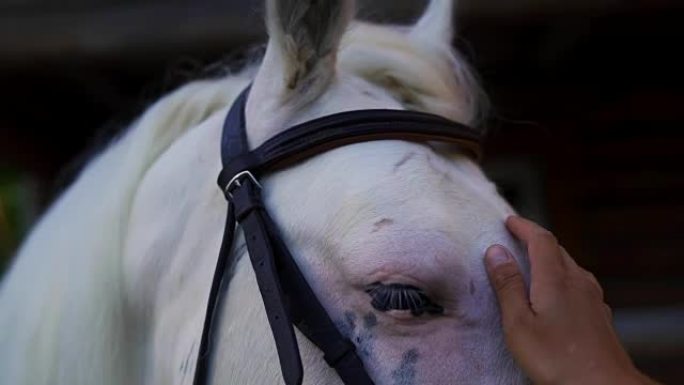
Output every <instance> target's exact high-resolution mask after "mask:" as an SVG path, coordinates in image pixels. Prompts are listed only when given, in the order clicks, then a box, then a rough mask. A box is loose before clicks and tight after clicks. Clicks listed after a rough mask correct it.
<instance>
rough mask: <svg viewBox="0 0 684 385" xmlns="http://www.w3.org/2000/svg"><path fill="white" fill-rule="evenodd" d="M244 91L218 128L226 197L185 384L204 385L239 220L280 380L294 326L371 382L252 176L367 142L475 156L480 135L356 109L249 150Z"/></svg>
mask: <svg viewBox="0 0 684 385" xmlns="http://www.w3.org/2000/svg"><path fill="white" fill-rule="evenodd" d="M248 94H249V88H247V89H246V90H245V91H243V92H242V94H241V95H240V96H239V97H238V98H237V99H236V101H235V102H234V103H233V106H232V107H231V109H230V111H229V113H228V116H227V117H226V121H225V123H224V128H223V136H222V139H221V160H222V163H223V170H222V171H221V173H220V175H219V179H218V184H219V186H220V187H221V189H222V190H223V191H224V193H225V196H226V199H227V200H228V203H229V204H228V214H227V218H226V227H225V229H224V235H223V241H222V244H221V249H220V252H219V257H218V260H217V263H216V270H215V272H214V278H213V281H212V286H211V289H210V293H209V301H208V304H207V310H206V314H205V320H204V326H203V330H202V339H201V342H200V349H199V353H198V357H197V366H196V369H195V378H194V382H193V384H194V385H204V384H206V383H207V380H208V373H209V364H210V358H211V351H210V346H211V337H212V336H211V333H212V331H213V323H214V322H213V321H214V312H215V310H216V306H217V304H218V301H219V300H220V291H221V290H220V288H221V283H222V280H223V278H224V275H225V272H226V271H227V270H229V269H228V267H229V266H232V264H233V263H235V261H231V260H229V258H230V254H231V252H232V248H233V240H234V236H235V224H236V223H239V224H240V225H241V226H242V228H243V231H244V233H245V241H246V243H247V249H248V251H249V257H250V260H251V262H252V267H253V268H254V272H255V275H256V278H257V284H258V285H259V291H260V292H261V297H262V299H263V302H264V307H265V310H266V315H267V318H268V321H269V325H270V327H271V330H272V332H273V337H274V339H275V343H276V348H277V351H278V357H279V360H280V366H281V371H282V373H283V379H284V380H285V383H286V384H288V385H299V384H301V382H302V379H303V368H302V363H301V358H300V355H299V348H298V345H297V340H296V337H295V333H294V329H293V328H292V325H293V324H294V325H296V326H297V328H298V329H299V330H300V331H301V332H302V334H304V335H305V336H306V337H307V338H308V339H309V340H311V342H313V343H314V344H315V345H316V346H317V347H318V348H319V349H321V351H322V352H323V353H324V359H325V361H326V362H327V363H328V365H330V366H331V367H332V368H334V369H335V370H336V371H337V373H338V375H339V376H340V378H341V379H342V381H343V382H344V383H345V384H355V385H372V384H373V382H372V380H371V379H370V377H369V376H368V374H367V373H366V370H365V368H364V366H363V363H362V361H361V359H360V358H359V357H358V355H357V354H356V351H355V345H354V344H353V343H352V342H351V341H350V340H349V339H347V338H346V337H345V336H343V335H342V334H341V333H340V332H339V330H337V327H336V326H335V324H334V322H333V321H332V320H331V319H330V317H329V316H328V314H327V312H326V311H325V309H324V308H323V306H322V305H321V304H320V302H319V301H318V299H317V298H316V295H315V293H314V292H313V290H312V289H311V287H310V286H309V285H308V283H307V281H306V279H305V278H304V276H303V274H302V273H301V271H300V270H299V267H298V266H297V264H296V262H295V261H294V258H293V257H292V255H291V254H290V252H289V250H288V249H287V247H286V245H285V243H284V242H283V240H282V237H281V236H280V234H279V230H278V228H277V226H276V224H275V223H274V222H273V220H272V219H271V217H270V216H269V214H268V211H267V209H266V207H265V205H264V202H263V199H262V196H261V186H260V185H259V183H258V181H257V179H258V177H259V176H261V175H263V174H265V173H267V172H272V171H275V170H277V169H280V168H283V167H287V166H289V165H292V164H293V163H295V162H298V161H302V160H304V159H307V158H310V157H312V156H315V155H317V154H320V153H322V152H325V151H328V150H331V149H334V148H337V147H341V146H344V145H347V144H352V143H359V142H366V141H372V140H405V141H419V142H426V141H441V142H450V143H456V144H458V145H460V146H461V147H462V148H463V149H464V150H466V151H467V152H469V153H470V154H471V155H474V156H475V157H479V156H480V143H481V140H482V137H481V136H482V135H481V134H480V133H479V132H477V131H476V130H474V129H472V128H470V127H468V126H465V125H462V124H460V123H456V122H452V121H450V120H448V119H445V118H442V117H439V116H435V115H431V114H426V113H420V112H411V111H400V110H362V111H351V112H343V113H340V114H335V115H330V116H326V117H323V118H320V119H315V120H312V121H309V122H306V123H302V124H299V125H297V126H294V127H292V128H289V129H287V130H285V131H284V132H282V133H280V134H278V135H276V136H274V137H273V138H271V139H269V140H268V141H266V142H265V143H263V144H262V145H261V146H259V147H258V148H256V149H254V150H251V151H250V149H249V144H248V141H247V133H246V121H245V115H244V111H245V105H246V102H247V97H248Z"/></svg>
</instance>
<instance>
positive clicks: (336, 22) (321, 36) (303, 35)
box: [255, 0, 354, 101]
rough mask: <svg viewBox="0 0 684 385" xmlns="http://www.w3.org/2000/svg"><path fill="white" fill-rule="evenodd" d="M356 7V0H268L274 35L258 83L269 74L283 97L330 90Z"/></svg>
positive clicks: (271, 87)
mask: <svg viewBox="0 0 684 385" xmlns="http://www.w3.org/2000/svg"><path fill="white" fill-rule="evenodd" d="M353 11H354V1H353V0H267V1H266V26H267V30H268V34H269V37H270V40H269V42H268V46H267V48H266V55H265V56H264V61H263V63H262V66H261V68H260V70H259V74H258V75H257V79H256V80H255V87H258V86H259V84H258V83H259V81H260V80H263V79H265V80H264V81H265V82H266V84H265V85H267V87H268V89H269V90H270V92H271V95H273V92H274V91H275V92H276V95H278V96H279V98H280V99H281V101H285V100H287V99H289V96H290V95H291V94H292V93H294V92H296V91H298V90H305V91H306V94H311V93H316V91H318V92H321V91H322V90H324V89H325V86H326V85H327V84H328V83H329V82H330V80H331V79H332V78H333V77H334V74H335V62H336V54H337V50H338V47H339V44H340V40H341V39H342V35H343V34H344V32H345V30H346V28H347V26H348V25H349V22H350V21H351V19H352V16H353ZM298 94H301V93H298ZM302 96H303V95H300V97H302ZM315 96H318V95H315ZM315 96H314V97H315Z"/></svg>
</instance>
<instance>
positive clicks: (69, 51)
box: [0, 0, 684, 383]
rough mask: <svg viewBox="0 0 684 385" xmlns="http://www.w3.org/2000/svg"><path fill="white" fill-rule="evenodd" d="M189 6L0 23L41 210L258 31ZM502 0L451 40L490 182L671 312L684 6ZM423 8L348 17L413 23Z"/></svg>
mask: <svg viewBox="0 0 684 385" xmlns="http://www.w3.org/2000/svg"><path fill="white" fill-rule="evenodd" d="M72 3H73V4H80V3H78V2H77V1H74V2H72ZM503 3H505V4H506V5H505V6H504V5H503ZM89 4H90V3H89ZM189 4H190V3H186V2H182V1H170V2H167V3H157V2H151V1H150V2H124V3H121V4H118V5H116V4H114V2H103V5H102V7H101V8H98V7H96V6H93V5H89V6H87V7H86V6H83V9H81V8H78V7H77V6H76V5H73V7H72V8H71V9H66V10H56V9H54V7H53V8H52V9H47V10H46V11H45V13H44V14H41V13H39V12H38V11H39V10H40V8H36V7H33V8H31V11H21V9H22V8H20V7H15V8H12V9H10V11H11V12H10V11H8V12H3V13H0V32H1V33H0V43H2V44H0V89H2V90H3V91H4V93H3V100H2V108H0V133H1V136H0V169H2V168H3V167H4V168H12V169H14V170H19V171H20V172H23V173H25V174H26V175H30V176H32V177H33V178H34V179H35V180H36V181H37V182H38V186H40V188H39V192H40V197H41V202H42V204H43V205H44V204H45V203H47V202H48V201H49V199H50V198H51V197H52V196H53V195H54V192H55V191H58V189H59V187H58V186H61V185H63V184H64V183H66V182H67V181H68V180H69V176H70V175H72V174H73V172H69V171H68V170H76V169H78V166H79V165H80V164H82V160H83V159H85V158H87V156H88V154H89V153H88V152H84V151H85V149H86V148H88V147H89V146H90V145H92V143H98V142H99V143H105V142H106V140H107V138H109V137H111V134H112V133H114V132H116V131H117V129H119V128H121V127H123V126H125V123H126V122H128V121H130V120H131V119H132V118H134V117H135V116H136V114H137V113H139V112H140V111H141V109H142V108H144V107H145V106H146V105H147V104H148V103H149V102H150V101H152V100H154V99H155V98H156V97H158V96H159V95H160V94H161V93H162V92H163V91H165V90H169V89H171V88H172V87H174V86H176V85H178V84H180V83H182V82H183V81H185V80H187V79H189V78H192V77H196V76H199V75H202V74H203V73H205V72H204V71H202V70H201V68H203V67H204V66H206V65H207V64H209V63H212V62H215V61H217V60H219V59H220V58H223V57H225V54H226V53H227V52H229V51H234V50H244V49H245V48H246V47H248V46H249V45H250V44H252V43H253V42H254V41H255V40H257V39H261V38H262V37H263V31H262V29H261V28H260V27H257V26H260V21H259V20H260V15H259V12H258V7H257V6H254V5H253V4H255V3H253V2H243V1H214V0H211V1H209V0H204V1H197V2H193V3H192V5H189ZM250 4H251V5H250ZM516 4H517V5H516V6H512V5H511V3H510V2H500V1H497V0H489V1H475V0H473V1H470V2H468V1H465V2H464V9H465V12H464V13H462V14H461V17H460V20H459V23H458V28H459V29H460V30H461V34H460V35H459V37H458V38H457V39H456V40H455V44H456V45H457V46H458V47H459V48H460V49H461V50H462V51H463V52H464V53H465V55H466V56H467V57H468V58H469V59H470V60H471V61H472V62H473V63H474V66H475V67H476V68H477V69H478V70H479V72H480V74H481V78H482V82H483V84H484V87H485V89H486V90H487V92H488V93H489V95H490V97H491V101H492V106H493V108H492V111H491V119H490V121H489V122H488V127H489V129H490V134H491V135H490V139H489V143H488V148H487V154H486V159H485V168H486V170H487V172H489V173H490V174H491V175H492V176H493V177H494V178H495V179H496V180H499V181H501V182H502V190H503V192H504V193H506V194H507V195H509V196H510V197H511V199H512V200H513V201H514V202H519V203H521V210H522V211H523V212H529V213H531V215H534V216H535V217H536V218H538V219H539V220H541V221H543V222H544V223H546V224H547V225H548V226H549V227H550V228H551V229H552V230H553V231H554V232H555V233H556V234H557V235H558V237H559V238H560V240H561V242H562V243H563V244H564V245H565V246H566V247H567V248H568V249H569V250H570V252H571V254H573V256H574V257H575V258H576V259H577V260H578V261H580V263H581V264H582V265H584V266H586V267H588V268H589V269H590V270H592V271H594V272H595V273H596V275H597V276H598V278H599V280H600V281H601V282H602V284H603V285H604V288H605V291H606V297H607V301H608V302H609V303H610V304H611V305H613V306H615V307H617V308H634V307H654V306H684V279H683V278H684V273H683V271H684V251H683V250H684V233H683V229H684V172H683V170H682V167H683V165H684V163H683V162H682V160H681V157H682V155H683V154H684V151H682V147H683V145H684V113H683V112H682V111H683V109H684V84H683V83H684V81H683V79H684V76H682V70H683V69H684V58H683V57H682V56H681V55H679V52H678V51H680V48H679V47H681V45H682V41H684V28H681V20H684V8H682V6H681V5H679V4H676V2H674V1H672V2H669V1H658V2H655V1H631V2H613V1H570V2H564V4H562V5H561V4H559V3H558V2H556V1H545V0H528V1H524V2H520V3H517V2H516ZM420 5H421V4H420V2H409V1H394V0H392V1H389V0H388V1H375V2H373V1H366V2H364V3H363V5H362V9H363V10H364V13H365V14H366V15H370V16H371V18H372V17H373V16H375V19H385V20H386V19H391V20H410V19H411V17H412V15H415V14H417V12H418V11H419V9H420ZM522 5H525V6H524V7H523V6H522ZM373 7H377V9H376V10H373ZM1 9H2V6H0V10H1ZM379 15H382V16H380V17H378V16H379ZM178 26H182V28H179V27H178ZM233 58H234V59H240V58H242V56H240V55H236V56H233ZM84 154H85V155H84ZM65 167H66V170H67V172H64V170H65ZM683 322H684V321H683ZM669 354H670V355H669V356H667V357H658V358H657V359H652V358H645V359H643V360H642V361H639V362H640V363H643V365H644V366H645V367H647V368H648V369H649V370H650V373H654V374H657V375H658V376H659V377H658V378H660V379H662V380H668V381H669V382H670V383H677V382H682V381H684V373H683V370H682V368H681V367H680V366H681V365H680V364H681V362H682V359H684V351H681V350H678V351H675V352H670V353H669ZM666 382H667V381H666Z"/></svg>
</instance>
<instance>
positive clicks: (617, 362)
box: [485, 216, 656, 385]
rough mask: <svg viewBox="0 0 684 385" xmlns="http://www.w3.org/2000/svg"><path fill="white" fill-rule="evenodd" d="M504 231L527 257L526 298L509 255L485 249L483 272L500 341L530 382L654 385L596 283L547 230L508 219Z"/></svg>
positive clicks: (493, 248) (500, 248)
mask: <svg viewBox="0 0 684 385" xmlns="http://www.w3.org/2000/svg"><path fill="white" fill-rule="evenodd" d="M506 227H507V228H508V230H509V231H510V232H511V233H512V234H513V235H514V236H515V237H517V238H518V239H519V240H520V241H522V242H523V244H524V245H525V247H526V248H527V253H528V256H529V260H530V269H531V282H530V288H529V297H528V294H527V290H526V285H525V281H524V280H523V276H522V274H521V273H520V270H519V268H518V265H517V263H516V261H515V259H514V258H513V257H512V255H511V253H510V252H509V251H508V250H507V249H505V248H504V247H503V246H499V245H494V246H491V247H490V248H489V249H487V252H486V254H485V267H486V269H487V273H488V275H489V278H490V282H491V283H492V286H493V288H494V290H495V292H496V296H497V298H498V300H499V306H500V309H501V318H502V324H503V330H504V335H505V339H506V344H507V346H508V348H509V350H510V352H511V354H512V355H513V357H514V358H515V360H516V362H517V363H518V365H520V367H521V368H522V369H523V370H524V371H525V372H526V373H527V375H528V376H529V378H530V379H531V380H532V381H533V382H534V383H535V384H553V385H574V384H583V385H593V384H625V385H630V384H656V383H655V382H653V381H652V380H650V379H648V378H647V377H645V376H643V375H642V374H640V373H639V372H638V370H637V369H636V368H635V367H634V365H633V364H632V361H631V359H630V358H629V356H628V355H627V353H626V352H625V350H624V348H623V347H622V345H621V344H620V341H619V340H618V337H617V335H616V333H615V330H614V329H613V326H612V314H611V311H610V308H609V307H608V306H607V305H606V304H605V303H604V302H603V290H602V289H601V286H600V285H599V283H598V281H597V280H596V278H595V277H594V276H593V275H592V274H591V273H589V272H588V271H586V270H584V269H582V268H581V267H579V266H578V265H577V263H575V261H574V260H573V259H572V257H570V255H569V254H568V253H567V252H566V251H565V249H564V248H563V247H561V246H559V244H558V241H557V240H556V238H555V237H554V235H553V234H552V233H550V232H549V231H547V230H545V229H544V228H542V227H540V226H538V225H537V224H535V223H534V222H532V221H529V220H527V219H524V218H521V217H517V216H511V217H509V218H508V219H507V220H506Z"/></svg>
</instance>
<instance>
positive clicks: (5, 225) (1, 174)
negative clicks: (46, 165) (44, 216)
mask: <svg viewBox="0 0 684 385" xmlns="http://www.w3.org/2000/svg"><path fill="white" fill-rule="evenodd" d="M35 206H36V199H35V189H34V188H33V186H32V183H31V182H30V180H29V179H28V178H27V177H26V176H24V175H21V174H19V173H17V172H13V171H12V170H6V169H0V272H2V271H3V270H4V268H5V266H6V265H7V263H8V262H9V259H10V257H11V256H12V255H13V254H14V252H15V250H16V248H17V246H18V245H19V242H20V241H21V239H22V238H23V236H24V235H25V233H26V231H27V230H28V227H29V225H30V222H31V220H32V219H33V217H34V213H35Z"/></svg>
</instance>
